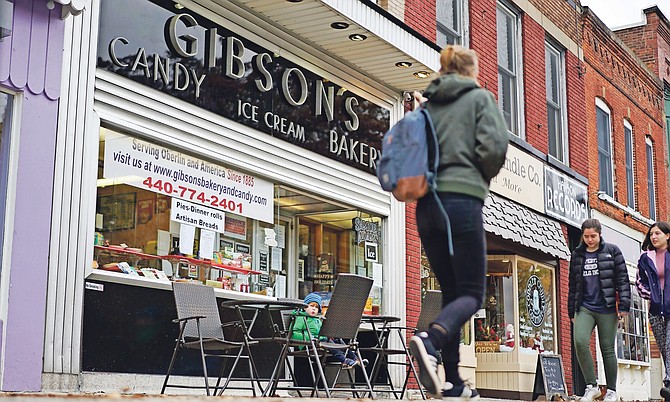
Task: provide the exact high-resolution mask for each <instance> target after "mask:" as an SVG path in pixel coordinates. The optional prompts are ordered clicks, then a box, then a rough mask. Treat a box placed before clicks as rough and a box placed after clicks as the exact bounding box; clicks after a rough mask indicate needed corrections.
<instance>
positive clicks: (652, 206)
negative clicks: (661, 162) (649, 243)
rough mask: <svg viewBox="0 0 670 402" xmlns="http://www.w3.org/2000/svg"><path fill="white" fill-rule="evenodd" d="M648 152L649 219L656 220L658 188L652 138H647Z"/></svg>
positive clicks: (646, 146)
mask: <svg viewBox="0 0 670 402" xmlns="http://www.w3.org/2000/svg"><path fill="white" fill-rule="evenodd" d="M645 142H646V145H645V149H646V152H647V194H648V196H649V219H651V220H652V221H655V220H656V189H655V186H654V148H653V143H652V142H651V138H650V137H647V138H646V141H645Z"/></svg>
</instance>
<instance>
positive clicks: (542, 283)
mask: <svg viewBox="0 0 670 402" xmlns="http://www.w3.org/2000/svg"><path fill="white" fill-rule="evenodd" d="M517 275H518V277H519V336H518V338H519V342H520V343H519V346H520V347H521V349H520V351H521V352H530V353H533V352H538V353H550V354H551V353H555V350H556V349H555V340H554V334H555V332H554V296H553V295H554V270H553V269H551V268H549V267H546V266H543V265H540V264H538V263H536V262H533V261H527V260H524V259H521V258H518V261H517Z"/></svg>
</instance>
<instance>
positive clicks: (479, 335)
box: [474, 255, 555, 353]
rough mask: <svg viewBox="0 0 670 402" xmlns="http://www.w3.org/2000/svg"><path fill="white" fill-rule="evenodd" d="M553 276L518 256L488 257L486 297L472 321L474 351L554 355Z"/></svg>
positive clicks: (550, 272)
mask: <svg viewBox="0 0 670 402" xmlns="http://www.w3.org/2000/svg"><path fill="white" fill-rule="evenodd" d="M553 275H554V270H553V269H552V268H549V267H547V266H545V265H541V264H538V263H536V262H534V261H530V260H526V259H524V258H522V257H519V256H514V255H489V256H488V268H487V274H486V295H485V297H484V303H483V306H482V308H481V310H479V311H478V312H477V313H476V314H475V317H474V323H475V351H476V352H477V353H495V352H513V351H516V350H518V352H519V353H554V351H555V341H554V326H555V323H554V302H553V298H554V297H553V294H554V285H553V283H554V282H553V281H554V279H553V278H554V277H553ZM517 305H518V314H519V316H518V322H517V318H516V316H515V308H516V307H515V306H517Z"/></svg>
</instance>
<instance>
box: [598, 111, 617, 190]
mask: <svg viewBox="0 0 670 402" xmlns="http://www.w3.org/2000/svg"><path fill="white" fill-rule="evenodd" d="M611 121H612V120H611V118H610V109H609V107H607V105H605V102H603V101H601V100H600V99H596V126H597V129H598V179H599V184H598V191H602V192H603V193H605V194H607V195H609V196H610V197H614V181H613V180H612V124H611Z"/></svg>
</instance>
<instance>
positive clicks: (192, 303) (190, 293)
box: [161, 282, 260, 396]
mask: <svg viewBox="0 0 670 402" xmlns="http://www.w3.org/2000/svg"><path fill="white" fill-rule="evenodd" d="M172 290H173V293H174V300H175V305H176V307H177V319H175V320H172V322H174V323H177V324H179V336H178V337H177V339H176V341H175V347H174V351H173V353H172V359H171V360H170V366H169V367H168V371H167V374H166V375H165V381H163V388H162V389H161V394H163V393H165V389H166V388H197V389H201V388H204V389H205V390H206V392H207V395H208V396H209V395H210V390H214V393H216V391H217V390H220V392H223V390H225V389H226V387H228V384H229V382H230V380H231V378H232V376H233V374H234V373H235V369H236V368H237V363H238V362H239V361H240V360H242V359H246V360H248V363H249V371H250V374H251V375H250V379H249V381H250V383H251V386H250V387H248V388H247V387H236V388H235V389H250V390H251V391H252V393H253V395H254V396H256V389H255V387H254V381H255V380H256V378H257V377H258V376H257V374H256V373H257V371H256V367H255V365H254V362H253V359H252V358H251V351H250V350H249V346H250V345H251V344H254V343H253V342H247V341H246V340H245V341H242V342H239V341H232V340H229V339H226V337H225V333H224V328H226V327H229V326H230V324H222V323H221V317H220V315H219V309H218V305H217V302H216V296H215V294H214V288H212V287H209V286H204V285H200V284H194V283H188V282H174V283H173V284H172ZM184 349H195V350H199V352H200V359H201V362H202V371H203V377H204V380H205V384H204V386H194V385H180V384H170V383H169V382H168V380H169V378H170V375H171V374H172V370H173V369H174V365H175V361H176V359H177V355H178V354H179V352H180V351H182V350H184ZM243 352H246V356H245V355H243V354H242V353H243ZM208 357H217V358H221V359H222V361H221V368H220V371H219V375H218V378H217V381H216V385H215V386H212V385H210V381H209V374H208V372H207V363H206V358H208ZM226 359H235V360H234V363H233V365H232V367H231V369H230V373H229V375H228V377H227V378H226V382H225V384H224V385H223V386H219V385H220V383H221V379H222V376H223V372H224V368H225V363H226ZM258 385H259V388H260V383H259V384H258ZM230 388H231V389H232V388H233V387H230Z"/></svg>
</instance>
